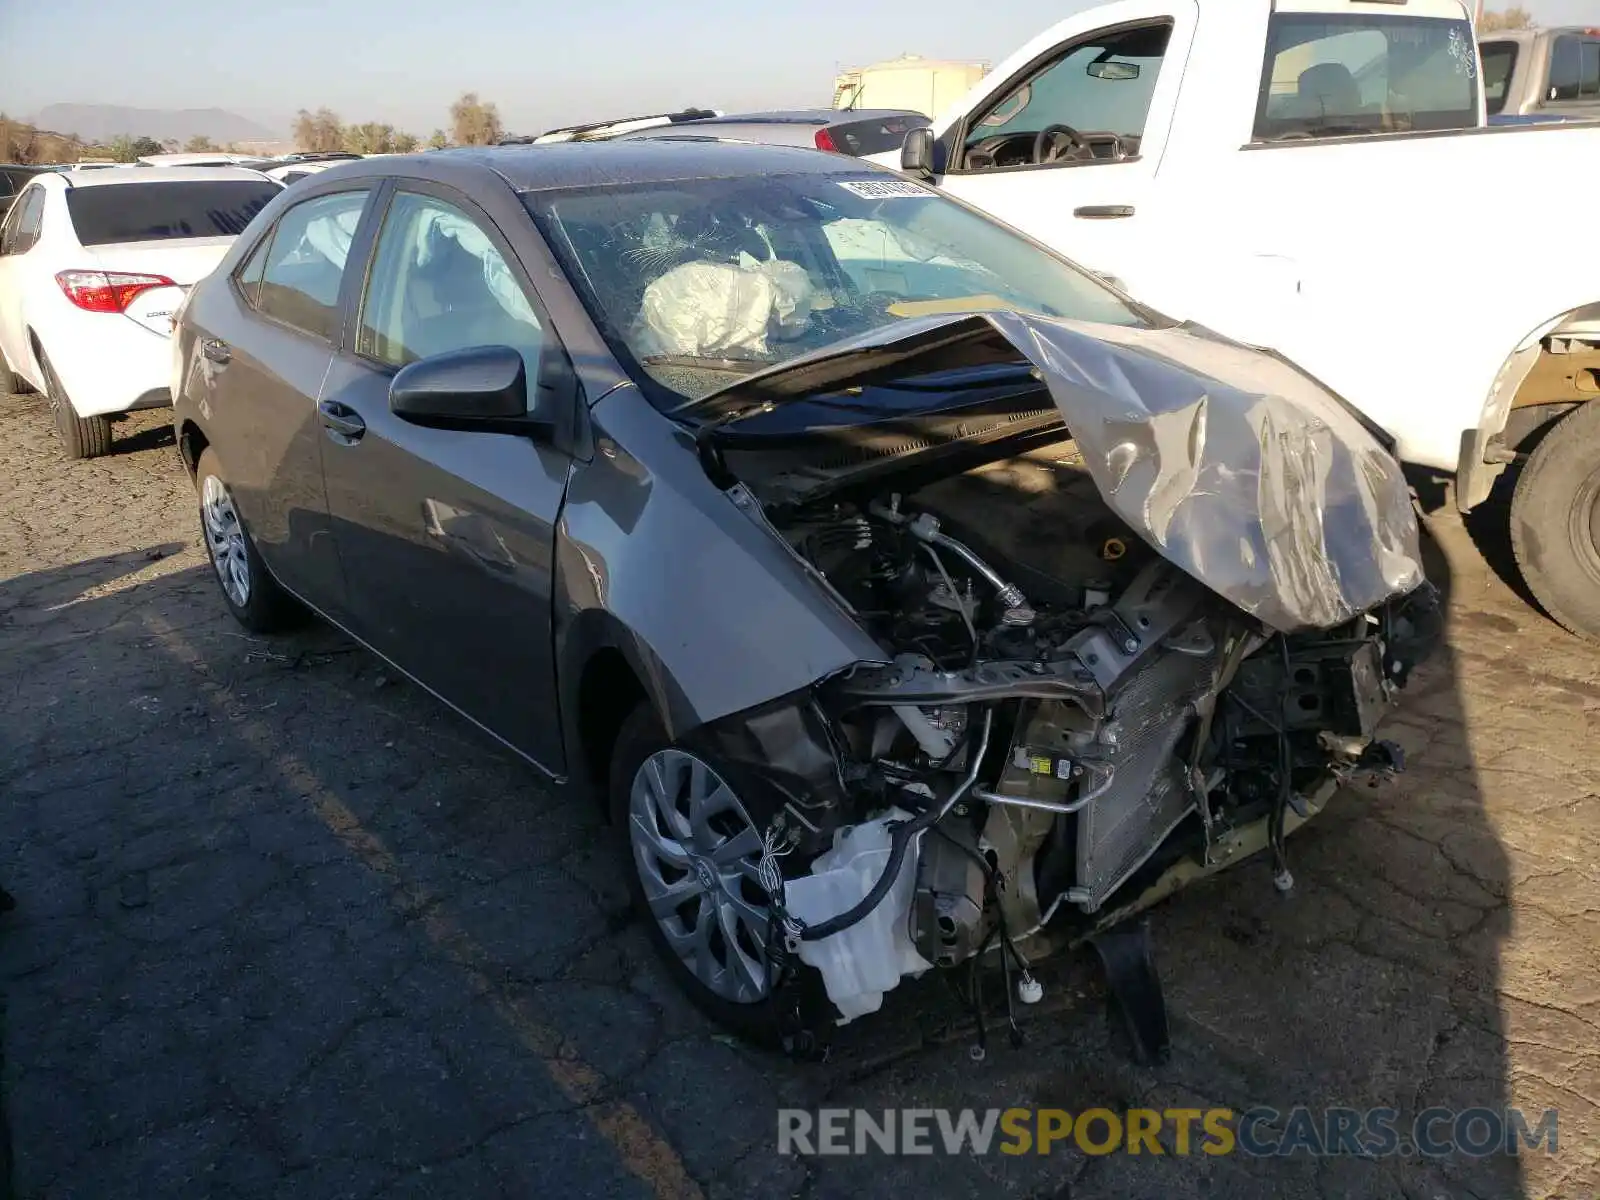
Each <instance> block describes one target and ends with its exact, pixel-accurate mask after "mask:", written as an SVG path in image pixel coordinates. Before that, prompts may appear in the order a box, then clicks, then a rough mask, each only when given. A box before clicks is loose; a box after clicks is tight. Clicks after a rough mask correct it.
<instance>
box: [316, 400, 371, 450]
mask: <svg viewBox="0 0 1600 1200" xmlns="http://www.w3.org/2000/svg"><path fill="white" fill-rule="evenodd" d="M317 412H319V413H320V414H321V415H322V427H323V428H324V429H326V430H327V431H328V437H329V438H330V439H331V440H332V441H334V442H337V443H338V444H339V445H341V446H352V445H354V444H355V443H356V442H358V441H360V440H361V435H362V434H364V433H365V432H366V431H367V423H366V422H365V421H363V420H362V419H361V414H360V413H358V412H356V410H355V409H353V408H351V407H350V406H349V405H348V404H340V403H339V402H338V401H337V400H324V401H322V403H320V404H318V405H317Z"/></svg>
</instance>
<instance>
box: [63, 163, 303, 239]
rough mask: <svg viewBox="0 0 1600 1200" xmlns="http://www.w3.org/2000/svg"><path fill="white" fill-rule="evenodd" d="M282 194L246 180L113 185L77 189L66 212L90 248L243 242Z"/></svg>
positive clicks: (69, 196)
mask: <svg viewBox="0 0 1600 1200" xmlns="http://www.w3.org/2000/svg"><path fill="white" fill-rule="evenodd" d="M279 190H280V189H279V188H278V186H277V184H274V183H268V182H267V181H266V180H262V181H261V182H259V183H256V182H253V181H251V180H247V179H219V180H205V181H192V182H184V183H148V182H140V183H113V184H106V185H104V186H96V187H82V188H74V189H73V190H72V191H70V192H68V193H67V212H68V213H69V214H70V215H71V217H72V227H73V229H74V230H75V231H76V232H77V235H78V241H79V242H81V243H82V244H83V245H85V246H109V245H115V244H118V243H122V242H160V241H167V240H171V239H174V238H209V237H238V236H239V235H240V234H241V233H243V232H244V227H245V226H246V225H248V224H250V222H251V220H252V219H253V218H254V217H255V215H256V214H257V213H258V212H260V211H261V210H262V209H263V208H265V207H266V206H267V204H268V202H269V201H270V200H271V199H272V198H273V197H274V196H276V195H277V194H278V192H279Z"/></svg>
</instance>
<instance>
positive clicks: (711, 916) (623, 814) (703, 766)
mask: <svg viewBox="0 0 1600 1200" xmlns="http://www.w3.org/2000/svg"><path fill="white" fill-rule="evenodd" d="M652 767H656V768H659V769H658V770H656V771H655V773H654V774H653V775H652V774H651V768H652ZM647 776H649V777H650V778H652V779H653V780H654V781H655V786H654V787H653V788H652V787H650V786H649V785H648V784H647V783H646V778H647ZM697 784H698V785H699V789H698V790H700V791H705V792H706V793H707V795H708V796H713V797H715V799H714V800H708V801H706V803H707V808H706V809H705V810H703V812H702V815H704V816H708V817H709V819H708V820H705V821H704V822H701V821H695V822H693V825H694V826H695V828H694V829H691V822H690V817H689V814H690V813H691V812H694V811H695V809H694V807H693V801H694V799H695V794H696V791H697V788H696V785H697ZM718 784H722V776H721V774H720V772H719V771H718V769H717V766H716V764H715V763H712V762H708V761H706V759H705V758H704V757H702V755H701V753H700V752H698V751H697V752H695V753H693V754H690V753H689V752H687V751H685V750H683V749H682V748H681V747H678V746H675V745H673V743H672V742H671V741H670V740H669V739H668V737H667V734H666V731H665V730H664V729H662V727H661V721H660V719H659V718H658V717H657V716H656V714H655V711H654V709H652V708H651V707H650V705H649V703H648V702H645V703H641V704H640V705H639V707H638V708H636V709H635V710H634V711H633V713H632V715H631V716H629V717H628V719H627V720H626V721H624V722H623V725H622V729H621V731H620V732H619V733H618V734H617V741H616V749H615V752H614V754H613V755H612V759H611V779H610V807H611V823H612V826H613V831H614V834H615V837H616V843H617V853H618V858H619V859H620V861H621V865H622V869H623V873H624V875H625V876H626V877H627V880H628V891H629V893H630V894H631V895H632V897H633V903H634V908H635V910H636V911H637V912H638V914H639V918H640V920H641V921H642V922H643V923H644V926H645V930H646V932H647V935H648V936H649V938H650V944H651V945H652V946H653V947H654V948H655V950H656V953H657V954H658V955H660V957H661V960H662V962H663V963H664V964H665V965H666V968H667V972H668V973H669V974H670V975H671V976H672V978H673V980H674V981H675V982H676V983H677V984H678V986H679V987H680V988H682V989H683V991H684V992H685V993H686V994H687V995H688V997H689V998H690V999H691V1000H692V1001H694V1003H695V1005H696V1006H697V1007H699V1008H700V1009H701V1010H702V1011H703V1012H705V1014H706V1015H707V1016H709V1017H711V1019H712V1020H714V1021H716V1022H718V1023H719V1024H721V1025H724V1026H726V1027H727V1028H729V1029H731V1030H733V1031H734V1032H735V1033H737V1034H739V1035H740V1036H742V1037H744V1038H746V1039H748V1040H750V1041H752V1042H755V1043H757V1044H759V1045H765V1046H772V1045H774V1044H776V1042H777V1040H778V1031H777V1026H776V1023H775V1021H774V1019H773V1009H772V1006H771V1005H770V1004H768V1003H767V1000H766V995H765V993H766V980H765V978H764V976H765V967H766V955H765V928H764V924H765V896H764V894H763V896H762V902H761V905H760V906H758V905H756V903H755V892H754V891H753V890H752V889H753V888H754V887H755V885H753V884H749V883H747V882H744V883H742V882H741V876H742V875H743V874H744V873H746V872H748V873H752V874H753V872H751V871H750V869H749V863H750V862H751V861H754V862H759V861H760V834H759V832H758V831H756V830H755V826H754V824H753V823H751V821H750V818H749V816H748V814H747V813H746V812H745V810H744V808H743V805H742V804H741V802H740V801H739V800H738V798H737V797H736V796H734V795H733V793H732V791H731V789H729V788H727V786H726V784H722V786H721V788H720V790H719V789H718V788H717V785H718ZM702 799H704V797H702ZM713 810H714V811H713ZM741 823H742V826H743V827H744V828H747V829H748V830H749V831H750V834H753V835H754V838H755V852H754V858H753V860H752V859H751V858H749V857H747V856H745V855H734V856H727V857H726V858H725V861H722V862H719V861H718V859H719V858H723V857H724V855H723V851H724V850H725V849H730V848H731V849H737V847H734V846H733V843H734V839H735V838H739V839H740V841H741V844H745V845H748V844H749V837H750V834H745V833H743V832H742V831H740V830H739V829H737V828H736V827H738V826H740V825H741ZM698 829H703V830H706V831H707V832H708V833H709V834H710V837H709V839H707V838H703V837H701V836H699V835H698V834H697V833H696V830H698ZM719 839H720V845H715V844H713V843H716V842H718V840H719ZM702 841H705V842H706V843H707V844H704V845H702V844H700V843H701V842H702ZM662 849H665V850H666V852H667V853H666V856H663V854H662V853H661V850H662ZM683 850H687V851H688V852H689V853H688V854H687V855H684V854H682V853H681V851H683ZM671 858H678V859H679V860H680V865H678V866H676V867H675V866H673V865H671V863H670V859H671ZM740 863H742V864H743V865H744V871H743V872H742V871H741V870H740V869H739V864H740ZM712 876H715V879H713V878H712ZM719 888H726V889H727V891H725V892H719V890H718V889H719ZM680 890H681V892H682V894H683V900H682V901H681V902H680V903H679V904H678V905H677V906H676V907H675V908H672V909H666V910H665V911H664V913H663V915H661V916H658V915H657V914H656V913H655V912H654V911H652V908H651V895H652V894H653V895H655V896H656V897H657V904H658V907H659V906H661V903H662V902H661V897H662V896H663V895H664V894H670V895H673V896H676V895H677V894H678V893H679V891H680ZM756 911H759V912H760V914H761V916H762V925H763V928H762V929H761V930H760V931H756V930H753V929H751V928H750V923H748V922H745V921H742V920H741V919H740V914H741V913H743V912H752V913H753V912H756ZM702 912H704V913H705V917H704V918H702V916H701V914H702ZM702 920H705V921H708V922H709V925H708V926H705V927H704V928H707V929H709V936H707V937H705V938H703V939H697V938H696V936H695V934H696V932H697V931H698V930H699V929H700V928H702V926H701V924H700V923H701V921H702ZM741 926H742V928H741ZM729 928H732V929H734V930H735V937H734V943H735V944H734V945H730V944H729V942H728V940H727V937H726V934H725V932H724V931H725V930H726V929H729ZM669 930H670V931H671V936H670V937H669ZM751 950H759V955H753V954H751V953H750V951H751ZM752 976H753V978H754V980H755V982H756V986H754V987H752Z"/></svg>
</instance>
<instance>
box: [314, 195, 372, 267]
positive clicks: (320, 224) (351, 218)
mask: <svg viewBox="0 0 1600 1200" xmlns="http://www.w3.org/2000/svg"><path fill="white" fill-rule="evenodd" d="M360 224H361V209H360V207H359V206H358V207H355V208H347V209H343V210H341V211H339V212H336V213H329V214H327V215H326V216H319V217H315V218H313V219H312V221H311V223H310V224H309V225H307V226H306V241H308V242H310V243H311V248H312V249H313V250H315V251H316V252H317V253H318V254H320V255H322V257H323V258H325V259H327V260H328V261H329V262H331V263H332V264H333V265H334V266H336V267H338V268H339V269H340V270H341V271H342V270H344V260H345V259H346V258H348V257H349V255H350V243H351V242H352V241H353V240H354V239H355V235H356V226H358V225H360Z"/></svg>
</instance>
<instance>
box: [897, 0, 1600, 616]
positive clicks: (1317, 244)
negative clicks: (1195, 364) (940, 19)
mask: <svg viewBox="0 0 1600 1200" xmlns="http://www.w3.org/2000/svg"><path fill="white" fill-rule="evenodd" d="M1063 7H1064V8H1065V9H1066V10H1067V11H1068V12H1069V14H1070V15H1068V16H1067V17H1065V19H1063V20H1061V21H1060V22H1058V23H1057V24H1056V25H1054V26H1053V27H1051V28H1050V29H1049V30H1047V31H1046V32H1044V33H1043V34H1041V35H1039V36H1038V37H1037V38H1035V39H1034V40H1033V41H1031V42H1029V43H1028V44H1027V45H1026V46H1024V47H1022V49H1020V50H1019V51H1017V52H1016V53H1015V54H1013V55H1012V56H1011V57H1010V58H1008V59H1007V60H1006V61H1004V62H1003V63H1001V64H1000V65H999V66H998V67H997V68H996V69H995V70H994V71H992V72H991V73H990V74H989V75H988V76H987V77H986V78H985V79H984V80H982V81H981V82H980V83H978V84H977V85H976V86H975V87H974V88H973V89H972V90H971V91H970V92H969V93H968V94H967V96H966V97H965V98H964V99H963V100H962V101H961V102H960V103H958V104H957V105H956V106H955V107H954V108H952V109H951V110H949V111H947V112H945V113H944V114H942V115H941V116H940V117H939V118H938V119H937V120H936V121H935V122H934V124H933V126H932V128H931V129H930V130H928V131H926V132H921V133H913V134H912V135H910V137H908V139H907V144H906V147H905V148H904V151H903V153H902V155H901V156H899V157H898V158H896V157H895V156H892V155H891V156H888V157H889V159H890V161H889V163H888V164H886V165H895V166H899V167H900V168H901V169H902V170H904V171H907V172H910V173H914V174H917V175H919V176H921V177H923V178H925V179H929V180H931V181H933V182H935V183H937V184H938V185H939V186H941V187H942V188H944V189H945V190H947V191H948V192H949V193H951V194H952V195H954V196H956V197H958V198H960V199H962V200H965V201H967V202H968V203H970V204H973V205H974V206H976V207H979V208H982V209H984V210H986V211H988V212H989V213H991V214H993V215H995V216H997V217H999V218H1000V219H1001V220H1003V221H1006V222H1008V223H1009V224H1011V225H1013V226H1015V227H1017V228H1018V229H1021V230H1022V231H1023V232H1025V233H1028V234H1030V235H1032V236H1033V237H1034V238H1036V239H1038V240H1039V241H1042V242H1044V243H1045V244H1047V245H1049V246H1051V247H1053V248H1054V249H1056V250H1058V251H1060V252H1061V253H1064V254H1065V255H1067V256H1068V257H1070V258H1072V259H1074V260H1076V261H1078V262H1080V263H1082V264H1083V265H1085V266H1086V267H1089V268H1090V269H1092V270H1095V271H1097V272H1100V273H1102V274H1104V275H1106V276H1107V277H1110V278H1112V279H1114V280H1116V281H1118V282H1119V284H1120V285H1121V286H1122V287H1123V288H1124V289H1125V290H1126V291H1128V292H1129V293H1130V294H1131V295H1133V296H1135V297H1137V298H1138V299H1140V300H1142V301H1144V302H1146V303H1148V304H1150V305H1152V306H1154V307H1155V308H1157V309H1160V310H1163V311H1165V312H1167V313H1169V314H1171V315H1173V316H1174V317H1178V318H1182V319H1186V320H1192V321H1195V322H1197V323H1199V324H1202V325H1206V326H1209V327H1210V328H1212V329H1215V330H1217V331H1219V332H1221V333H1224V334H1227V335H1229V336H1231V337H1233V338H1236V339H1238V340H1240V341H1244V342H1249V343H1252V344H1254V345H1257V346H1263V347H1269V348H1271V349H1273V350H1276V351H1278V352H1279V353H1281V354H1282V355H1284V356H1285V357H1287V358H1289V359H1292V360H1293V361H1295V362H1296V363H1297V364H1298V365H1299V366H1300V367H1302V368H1303V369H1304V370H1306V371H1307V372H1308V373H1310V374H1311V375H1314V376H1316V377H1317V378H1318V379H1320V380H1321V381H1322V382H1323V383H1325V384H1327V385H1328V386H1330V387H1332V388H1333V389H1334V390H1335V391H1337V392H1339V393H1341V394H1342V395H1343V396H1344V397H1345V398H1346V399H1347V400H1349V401H1350V402H1351V403H1353V404H1354V405H1355V406H1356V407H1358V408H1359V409H1361V410H1362V411H1363V412H1365V413H1366V414H1367V416H1368V417H1370V418H1371V419H1372V420H1373V421H1374V422H1376V423H1377V424H1379V425H1381V426H1383V427H1384V428H1385V429H1387V430H1388V431H1389V432H1390V433H1391V434H1392V435H1393V437H1394V438H1395V441H1396V445H1397V449H1398V453H1399V455H1400V456H1401V457H1402V458H1403V459H1405V460H1406V461H1408V462H1411V463H1414V464H1418V465H1421V466H1424V467H1427V468H1432V469H1434V470H1437V471H1440V472H1447V473H1450V474H1453V475H1454V476H1455V480H1456V489H1455V494H1456V502H1457V504H1458V506H1459V507H1460V508H1461V509H1462V510H1463V511H1466V510H1468V509H1470V508H1472V507H1474V506H1476V505H1478V504H1480V503H1482V502H1483V501H1484V500H1485V499H1486V498H1487V497H1488V495H1489V491H1490V487H1491V485H1492V484H1493V482H1494V480H1495V478H1496V477H1497V476H1498V475H1499V474H1500V473H1501V472H1502V471H1504V470H1505V467H1506V466H1507V465H1508V464H1510V463H1513V462H1520V463H1521V473H1520V480H1519V482H1518V486H1517V490H1516V494H1515V499H1514V501H1513V510H1512V526H1513V528H1512V534H1513V541H1514V544H1515V546H1516V550H1517V555H1518V558H1519V561H1520V563H1521V566H1522V569H1523V572H1524V574H1525V576H1526V578H1527V582H1528V584H1529V586H1530V587H1531V589H1532V590H1533V592H1534V594H1535V595H1536V596H1537V597H1538V599H1539V600H1540V602H1541V603H1542V604H1543V605H1544V606H1545V608H1546V609H1547V610H1548V611H1549V612H1550V614H1551V615H1552V616H1554V617H1555V618H1556V619H1557V620H1559V621H1561V623H1562V624H1564V625H1566V626H1568V627H1569V628H1571V629H1573V630H1574V631H1577V632H1580V633H1584V634H1587V635H1589V636H1593V637H1600V404H1594V405H1590V404H1585V403H1584V402H1585V401H1587V400H1589V399H1591V398H1595V397H1597V396H1600V242H1596V241H1595V240H1594V239H1592V238H1582V237H1577V238H1562V239H1560V241H1559V243H1550V247H1551V248H1550V249H1549V250H1548V251H1542V252H1530V251H1527V250H1526V249H1516V248H1515V247H1516V245H1517V240H1516V239H1515V238H1504V239H1500V238H1496V237H1494V236H1493V235H1494V234H1495V232H1496V225H1497V223H1499V222H1504V221H1514V222H1515V223H1516V224H1517V226H1518V227H1519V230H1518V231H1526V232H1528V233H1533V232H1536V231H1541V230H1543V231H1552V232H1553V231H1557V230H1575V229H1583V228H1587V227H1588V226H1589V225H1591V224H1592V223H1593V213H1594V204H1595V196H1596V194H1597V191H1600V125H1597V124H1593V123H1573V124H1558V125H1549V126H1542V127H1526V128H1516V129H1491V128H1488V127H1487V121H1486V116H1485V112H1484V99H1483V90H1482V88H1481V87H1480V85H1479V81H1480V77H1481V74H1482V70H1481V64H1480V61H1479V57H1478V51H1477V44H1476V41H1475V39H1474V37H1473V31H1472V25H1471V22H1470V21H1469V19H1468V17H1467V13H1466V11H1465V9H1464V8H1463V6H1462V5H1461V4H1460V3H1459V2H1458V0H1384V2H1364V0H1109V2H1099V3H1094V2H1090V0H1079V2H1078V3H1070V2H1069V3H1067V4H1065V5H1064V6H1063ZM880 161H882V160H880ZM1497 187H1510V188H1514V189H1515V190H1516V193H1517V195H1518V197H1519V199H1518V202H1517V204H1516V205H1515V206H1512V207H1509V208H1508V207H1506V206H1502V205H1499V204H1496V203H1489V202H1485V196H1486V192H1485V189H1486V188H1489V189H1491V190H1493V189H1494V188H1497ZM1508 232H1509V231H1508ZM1530 244H1536V243H1530ZM1496 245H1504V246H1505V247H1506V248H1507V249H1506V252H1505V253H1503V254H1501V253H1496V252H1495V250H1494V248H1493V247H1495V246H1496ZM1557 246H1558V247H1559V248H1557ZM1557 420H1559V422H1560V425H1559V427H1558V428H1557V429H1556V430H1555V433H1556V436H1546V435H1548V434H1549V433H1550V432H1551V428H1550V426H1551V423H1552V422H1554V421H1557Z"/></svg>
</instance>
